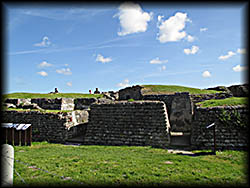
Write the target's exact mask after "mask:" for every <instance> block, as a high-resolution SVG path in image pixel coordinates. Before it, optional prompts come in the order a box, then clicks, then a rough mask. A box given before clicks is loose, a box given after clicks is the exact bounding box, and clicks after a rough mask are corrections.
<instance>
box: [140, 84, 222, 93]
mask: <svg viewBox="0 0 250 188" xmlns="http://www.w3.org/2000/svg"><path fill="white" fill-rule="evenodd" d="M142 87H144V88H145V92H146V94H147V93H149V94H151V93H152V94H154V93H155V94H172V93H175V92H189V93H190V94H209V93H219V91H214V90H205V89H198V88H191V87H184V86H176V85H142Z"/></svg>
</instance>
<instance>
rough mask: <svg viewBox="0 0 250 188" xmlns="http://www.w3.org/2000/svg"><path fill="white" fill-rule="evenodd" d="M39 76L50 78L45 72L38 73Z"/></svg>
mask: <svg viewBox="0 0 250 188" xmlns="http://www.w3.org/2000/svg"><path fill="white" fill-rule="evenodd" d="M37 74H39V75H41V76H48V73H47V72H45V71H41V72H37Z"/></svg>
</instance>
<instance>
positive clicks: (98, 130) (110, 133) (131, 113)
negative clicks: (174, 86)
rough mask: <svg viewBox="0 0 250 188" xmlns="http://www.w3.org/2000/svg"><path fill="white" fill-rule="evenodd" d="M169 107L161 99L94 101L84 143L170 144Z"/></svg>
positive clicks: (158, 145)
mask: <svg viewBox="0 0 250 188" xmlns="http://www.w3.org/2000/svg"><path fill="white" fill-rule="evenodd" d="M169 126H170V125H169V121H168V116H167V110H166V106H165V104H164V103H163V102H160V101H136V102H114V103H110V104H92V105H91V110H90V115H89V123H88V127H87V130H86V134H85V136H84V144H90V145H92V144H94V145H138V146H154V147H163V148H164V147H166V146H167V145H168V144H169V143H170V140H169Z"/></svg>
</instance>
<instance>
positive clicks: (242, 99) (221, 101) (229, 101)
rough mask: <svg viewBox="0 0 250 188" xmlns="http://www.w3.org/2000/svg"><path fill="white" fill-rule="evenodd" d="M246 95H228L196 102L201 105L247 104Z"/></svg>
mask: <svg viewBox="0 0 250 188" xmlns="http://www.w3.org/2000/svg"><path fill="white" fill-rule="evenodd" d="M247 103H248V98H247V97H230V98H226V99H211V100H207V101H203V102H199V103H197V105H198V106H201V107H214V106H235V105H247Z"/></svg>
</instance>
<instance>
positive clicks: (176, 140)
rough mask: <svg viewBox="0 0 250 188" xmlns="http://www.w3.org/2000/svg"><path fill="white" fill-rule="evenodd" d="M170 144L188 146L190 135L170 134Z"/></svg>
mask: <svg viewBox="0 0 250 188" xmlns="http://www.w3.org/2000/svg"><path fill="white" fill-rule="evenodd" d="M170 145H171V146H190V135H174V136H173V135H171V136H170Z"/></svg>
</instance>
